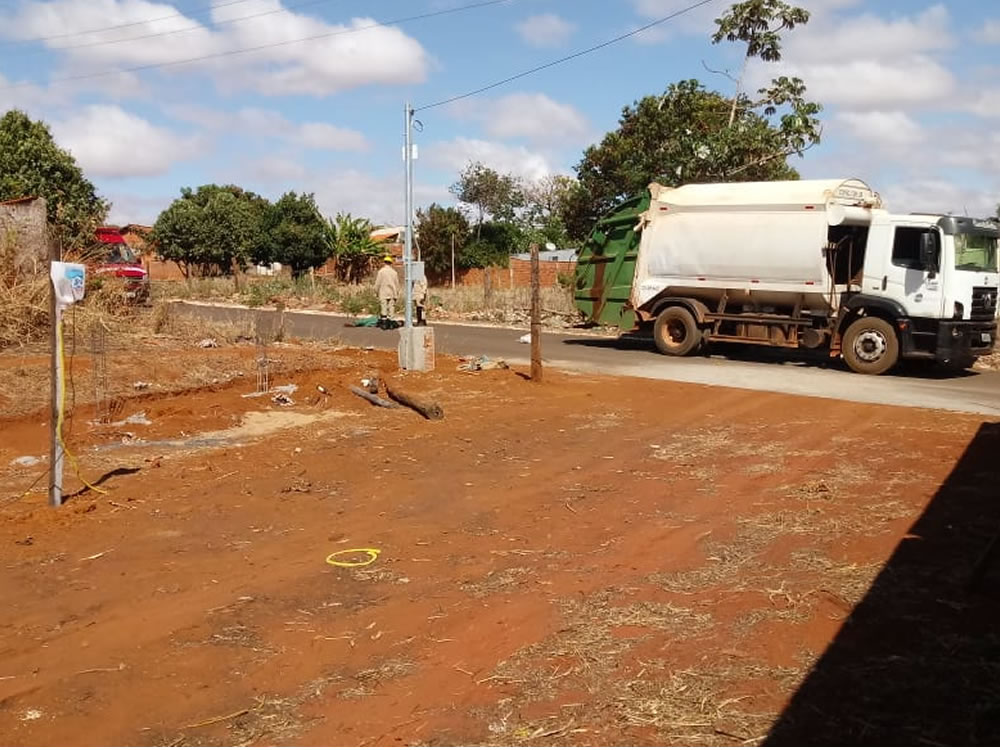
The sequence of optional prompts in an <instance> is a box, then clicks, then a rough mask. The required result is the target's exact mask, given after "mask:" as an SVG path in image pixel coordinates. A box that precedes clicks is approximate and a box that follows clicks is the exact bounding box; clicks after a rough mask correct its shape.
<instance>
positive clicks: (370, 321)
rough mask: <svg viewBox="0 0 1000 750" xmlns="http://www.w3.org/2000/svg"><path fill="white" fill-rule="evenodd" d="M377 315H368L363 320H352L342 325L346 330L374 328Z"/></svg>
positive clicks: (376, 322)
mask: <svg viewBox="0 0 1000 750" xmlns="http://www.w3.org/2000/svg"><path fill="white" fill-rule="evenodd" d="M378 320H379V318H378V315H368V316H366V317H364V318H355V319H354V320H352V321H350V322H347V323H344V326H345V327H347V328H375V327H377V326H378Z"/></svg>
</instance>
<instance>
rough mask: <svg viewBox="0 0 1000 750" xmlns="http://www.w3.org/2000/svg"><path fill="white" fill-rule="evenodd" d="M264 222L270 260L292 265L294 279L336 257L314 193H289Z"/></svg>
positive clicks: (280, 200)
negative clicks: (333, 255) (331, 257)
mask: <svg viewBox="0 0 1000 750" xmlns="http://www.w3.org/2000/svg"><path fill="white" fill-rule="evenodd" d="M264 223H265V228H266V235H267V246H268V250H269V252H268V254H267V255H268V260H270V261H272V262H275V261H276V262H278V263H282V264H284V265H287V266H289V267H290V268H291V269H292V275H293V276H296V277H298V276H301V275H302V274H303V273H305V272H306V271H308V270H309V269H310V268H316V267H319V266H321V265H323V264H324V263H326V261H327V260H328V259H329V258H330V256H331V255H332V254H333V245H332V242H331V240H332V239H333V238H332V236H331V235H330V232H329V230H328V226H327V222H326V221H325V220H324V219H323V216H322V215H321V214H320V212H319V208H317V207H316V199H315V196H314V195H313V194H312V193H302V194H301V195H298V194H297V193H295V192H289V193H285V194H284V195H283V196H281V198H279V199H278V200H277V202H275V204H274V205H273V206H271V207H270V209H269V210H268V211H267V213H266V219H265V222H264Z"/></svg>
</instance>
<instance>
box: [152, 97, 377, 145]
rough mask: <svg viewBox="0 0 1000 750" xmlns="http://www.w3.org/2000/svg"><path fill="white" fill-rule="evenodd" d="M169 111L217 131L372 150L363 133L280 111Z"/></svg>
mask: <svg viewBox="0 0 1000 750" xmlns="http://www.w3.org/2000/svg"><path fill="white" fill-rule="evenodd" d="M165 111H166V112H167V114H169V115H170V116H171V117H174V118H176V119H178V120H181V121H184V122H191V123H194V124H196V125H199V126H201V127H203V128H205V129H206V130H210V131H212V132H215V133H222V132H229V133H234V132H236V133H240V134H244V135H246V134H250V135H255V136H264V137H268V138H278V139H280V140H282V141H284V142H285V143H287V144H289V145H292V146H300V147H302V148H308V149H316V150H322V151H358V152H360V151H368V150H369V149H370V148H371V144H370V143H369V142H368V139H367V138H366V137H365V135H364V134H363V133H361V132H360V131H357V130H352V129H350V128H341V127H337V126H336V125H331V124H329V123H325V122H303V123H295V122H292V121H291V120H289V119H288V118H287V117H285V116H284V115H283V114H281V113H280V112H277V111H275V110H270V109H260V108H257V107H243V108H242V109H239V110H236V111H235V112H224V111H221V110H214V109H208V108H206V107H200V106H197V105H191V104H179V105H173V106H169V107H166V108H165Z"/></svg>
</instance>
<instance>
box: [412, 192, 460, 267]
mask: <svg viewBox="0 0 1000 750" xmlns="http://www.w3.org/2000/svg"><path fill="white" fill-rule="evenodd" d="M417 234H418V242H419V244H420V257H421V258H422V259H423V261H424V263H425V264H426V266H427V270H428V271H430V272H431V273H436V274H440V273H445V272H446V271H450V270H451V249H452V242H454V247H455V258H456V260H455V264H456V265H459V260H460V259H461V257H462V250H463V248H464V247H465V245H466V242H467V241H468V239H469V222H468V221H467V220H466V218H465V216H463V215H462V212H461V211H459V210H458V209H456V208H444V207H442V206H439V205H438V204H437V203H432V204H431V205H430V206H429V207H428V208H427V209H426V210H418V211H417Z"/></svg>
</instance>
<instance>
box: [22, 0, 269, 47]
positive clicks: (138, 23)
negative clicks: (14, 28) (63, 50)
mask: <svg viewBox="0 0 1000 750" xmlns="http://www.w3.org/2000/svg"><path fill="white" fill-rule="evenodd" d="M250 1H251V0H229V2H225V3H218V4H216V5H213V6H212V7H211V8H207V9H206V10H200V11H193V12H192V13H191V14H190V15H191V16H203V15H205V14H206V13H209V14H210V13H211V12H212V11H213V10H215V9H216V8H227V7H229V6H230V5H240V4H241V3H248V2H250ZM178 17H180V18H188V17H189V16H188V15H186V14H184V13H180V12H175V13H171V14H169V15H166V16H159V17H158V18H147V19H145V20H143V21H130V22H129V23H120V24H116V25H115V26H103V27H101V28H99V29H89V30H87V31H67V32H66V33H64V34H53V35H52V36H39V37H35V38H34V39H12V40H10V41H6V42H3V44H30V43H32V42H49V41H51V40H53V39H65V38H66V37H68V36H83V35H84V34H99V33H101V32H102V31H114V30H115V29H127V28H129V27H130V26H142V25H143V24H146V23H155V22H156V21H167V20H169V19H171V18H178Z"/></svg>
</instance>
